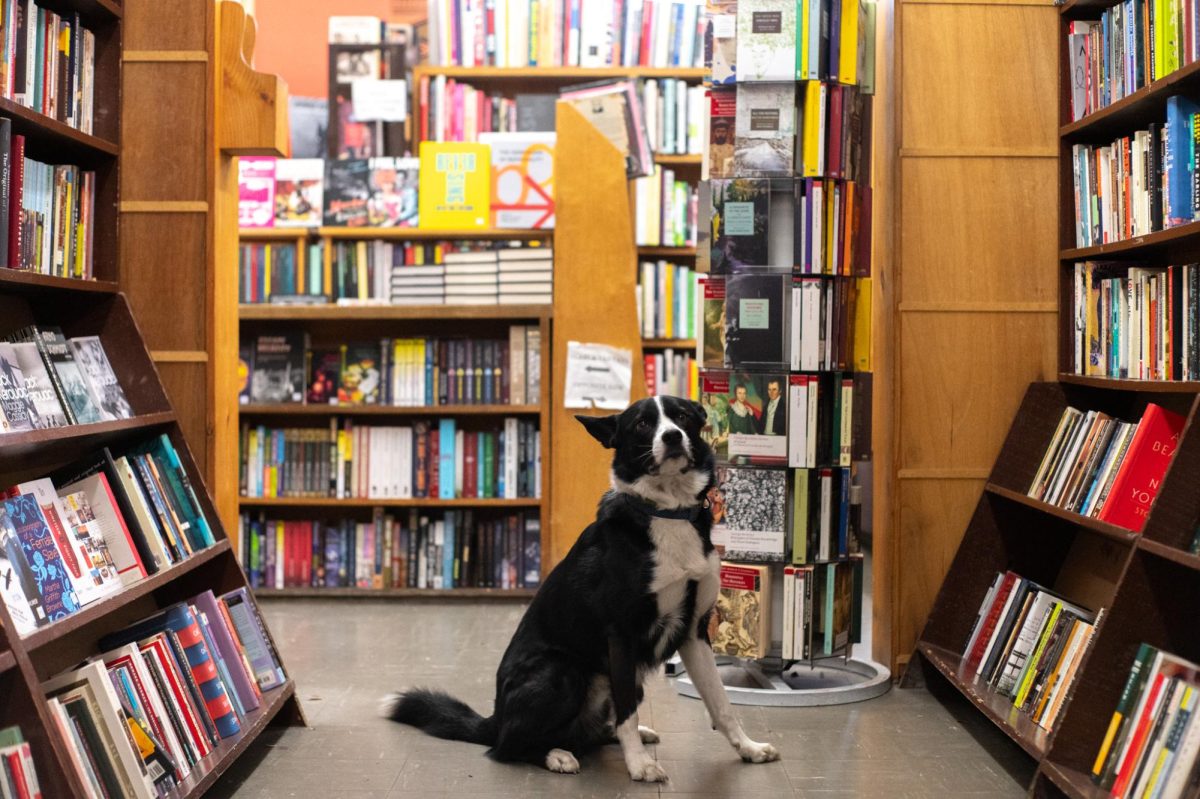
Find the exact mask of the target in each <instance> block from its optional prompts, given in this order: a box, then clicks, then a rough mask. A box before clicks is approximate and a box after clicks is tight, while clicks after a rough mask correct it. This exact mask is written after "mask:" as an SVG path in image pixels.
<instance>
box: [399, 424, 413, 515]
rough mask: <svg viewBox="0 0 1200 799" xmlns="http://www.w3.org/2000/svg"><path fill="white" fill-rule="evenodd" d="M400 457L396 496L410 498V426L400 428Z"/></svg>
mask: <svg viewBox="0 0 1200 799" xmlns="http://www.w3.org/2000/svg"><path fill="white" fill-rule="evenodd" d="M399 446H400V459H399V466H398V472H399V474H398V480H399V485H398V486H397V488H398V492H397V496H398V497H399V498H400V499H412V495H413V485H412V472H413V429H412V428H411V427H401V428H400V441H399Z"/></svg>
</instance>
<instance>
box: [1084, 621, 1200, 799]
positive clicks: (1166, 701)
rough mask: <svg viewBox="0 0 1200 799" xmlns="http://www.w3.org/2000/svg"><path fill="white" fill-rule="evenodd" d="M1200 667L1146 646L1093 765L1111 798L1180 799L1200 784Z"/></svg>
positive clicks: (1094, 776) (1097, 780)
mask: <svg viewBox="0 0 1200 799" xmlns="http://www.w3.org/2000/svg"><path fill="white" fill-rule="evenodd" d="M1198 690H1200V666H1197V665H1196V664H1195V663H1192V662H1191V661H1188V660H1185V659H1183V658H1181V657H1179V656H1178V655H1174V654H1172V653H1170V652H1166V651H1163V650H1162V649H1159V648H1157V647H1154V646H1151V645H1149V644H1146V643H1143V644H1141V645H1140V646H1138V650H1137V655H1136V656H1135V657H1134V660H1133V665H1132V666H1131V667H1130V669H1129V677H1128V678H1127V679H1126V681H1125V687H1124V689H1123V690H1122V691H1121V697H1120V700H1119V701H1118V702H1117V707H1116V709H1115V710H1114V711H1113V715H1112V720H1111V721H1110V722H1109V726H1108V730H1107V732H1106V734H1105V736H1104V740H1103V742H1102V743H1101V745H1100V749H1099V751H1098V752H1097V753H1096V760H1095V762H1094V763H1093V765H1092V773H1091V776H1092V780H1093V781H1094V782H1095V783H1096V784H1097V785H1099V786H1100V787H1101V788H1102V789H1104V791H1106V792H1107V793H1106V795H1109V796H1114V797H1117V799H1126V797H1135V796H1154V797H1161V799H1179V797H1183V796H1191V795H1194V794H1195V791H1196V786H1197V784H1198V783H1200V770H1198V769H1197V767H1196V763H1197V760H1198V758H1200V721H1197V718H1196V717H1197V714H1196V712H1195V711H1196V700H1197V691H1198Z"/></svg>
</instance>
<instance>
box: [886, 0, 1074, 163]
mask: <svg viewBox="0 0 1200 799" xmlns="http://www.w3.org/2000/svg"><path fill="white" fill-rule="evenodd" d="M944 5H965V4H964V3H946V4H944ZM900 157H901V158H1055V159H1057V158H1058V150H1057V149H1056V148H1054V147H903V148H901V149H900Z"/></svg>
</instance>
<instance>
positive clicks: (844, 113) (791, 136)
mask: <svg viewBox="0 0 1200 799" xmlns="http://www.w3.org/2000/svg"><path fill="white" fill-rule="evenodd" d="M708 126H709V142H708V157H709V175H710V176H711V177H714V178H753V177H790V176H792V175H795V176H797V177H806V178H819V177H827V178H845V179H847V180H854V181H857V182H860V183H864V184H866V183H869V182H870V166H871V158H870V145H871V142H870V130H871V103H870V100H869V97H868V96H867V95H864V94H862V93H861V92H860V91H859V90H858V89H856V88H854V87H852V86H842V85H840V84H832V85H831V84H828V83H823V82H820V81H810V82H807V83H803V84H799V85H797V84H793V83H739V84H738V85H737V86H720V87H713V88H712V89H710V90H709V121H708Z"/></svg>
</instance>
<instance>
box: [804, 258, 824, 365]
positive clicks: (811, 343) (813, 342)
mask: <svg viewBox="0 0 1200 799" xmlns="http://www.w3.org/2000/svg"><path fill="white" fill-rule="evenodd" d="M821 293H822V292H821V281H820V280H819V279H807V280H802V281H800V316H799V320H800V325H799V327H800V332H799V338H800V357H799V361H800V366H799V368H800V369H801V370H802V371H806V372H815V371H817V370H818V369H820V368H821Z"/></svg>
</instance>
